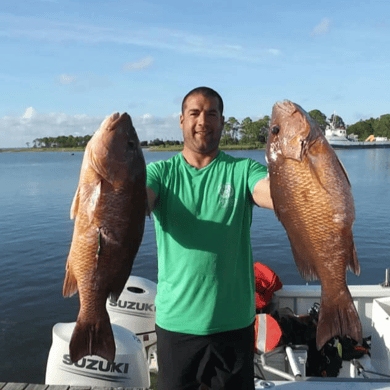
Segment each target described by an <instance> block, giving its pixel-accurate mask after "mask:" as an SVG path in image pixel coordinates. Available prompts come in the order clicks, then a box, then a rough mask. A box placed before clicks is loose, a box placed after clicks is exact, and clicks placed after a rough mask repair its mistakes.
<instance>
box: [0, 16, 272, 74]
mask: <svg viewBox="0 0 390 390" xmlns="http://www.w3.org/2000/svg"><path fill="white" fill-rule="evenodd" d="M0 25H1V26H2V27H3V29H2V31H0V36H2V37H7V38H12V39H20V38H23V39H28V40H33V41H46V42H51V43H64V42H82V43H86V44H97V43H115V44H125V45H136V46H142V47H147V48H157V49H159V50H169V51H173V52H180V53H186V54H194V55H200V56H206V57H213V58H228V59H236V60H240V61H249V62H256V61H258V60H259V59H261V58H262V57H265V56H266V55H267V54H269V52H268V51H267V49H266V48H265V49H264V48H261V49H260V48H259V47H252V46H250V45H247V44H246V43H245V45H242V44H241V43H240V42H237V41H234V42H232V41H227V40H226V38H225V37H220V36H217V35H215V36H213V35H201V34H192V33H190V32H187V31H183V30H173V29H169V28H159V27H152V26H148V28H147V29H145V28H144V27H143V26H136V25H135V26H133V27H132V28H130V27H128V28H127V29H126V28H121V29H118V28H116V27H115V26H110V25H107V26H105V25H102V24H91V23H89V22H85V23H83V22H82V21H80V20H78V21H77V22H68V21H59V20H54V19H53V20H50V19H47V18H38V17H26V16H17V15H12V14H5V13H3V14H1V13H0ZM272 50H273V49H271V54H275V53H272ZM146 59H147V60H146V61H145V62H142V60H141V61H140V62H136V63H130V64H126V65H129V66H130V69H125V70H140V69H143V68H144V67H145V66H150V65H151V64H152V61H151V60H152V59H151V57H146ZM144 60H145V59H144Z"/></svg>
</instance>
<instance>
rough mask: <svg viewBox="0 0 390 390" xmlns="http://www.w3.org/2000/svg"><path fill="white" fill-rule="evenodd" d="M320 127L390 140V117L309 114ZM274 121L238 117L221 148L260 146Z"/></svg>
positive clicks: (70, 143) (77, 143) (57, 142)
mask: <svg viewBox="0 0 390 390" xmlns="http://www.w3.org/2000/svg"><path fill="white" fill-rule="evenodd" d="M308 114H309V115H310V116H311V117H312V118H313V119H314V120H315V121H316V122H317V123H318V125H319V127H320V128H321V130H322V131H323V132H325V129H326V127H327V126H328V125H330V124H331V123H334V125H335V127H338V128H344V129H346V130H347V134H348V135H349V134H352V133H353V134H355V135H357V136H358V139H359V140H360V141H361V140H363V141H364V140H365V139H366V138H367V137H368V136H370V135H371V134H372V135H374V136H375V137H387V138H389V139H390V114H386V115H382V116H380V117H379V118H377V119H374V118H370V119H367V120H364V121H363V120H360V121H359V122H356V123H355V124H353V125H350V126H347V125H345V123H344V121H343V119H342V118H341V117H340V116H338V115H335V114H332V115H331V116H330V117H329V119H328V118H327V117H326V115H325V114H323V113H322V112H321V111H320V110H312V111H310V112H309V113H308ZM269 123H270V117H269V116H268V115H265V116H264V117H262V118H260V119H258V120H255V121H254V120H252V119H251V118H250V117H246V118H245V119H243V120H242V121H241V122H240V121H238V120H237V119H236V118H235V117H229V118H228V119H227V120H226V121H225V124H224V128H223V130H222V137H221V142H220V143H221V145H234V144H241V145H258V144H259V145H258V146H260V144H262V143H265V142H266V141H267V136H268V131H269ZM91 138H92V136H91V135H85V136H80V137H74V136H72V135H69V136H59V137H44V138H36V139H35V140H34V141H33V147H34V148H74V147H85V146H86V145H87V143H88V141H89V140H90V139H91ZM182 143H183V141H178V140H171V141H168V140H165V141H164V140H161V139H159V138H156V139H154V140H151V141H142V142H141V146H143V147H147V146H160V145H180V144H182Z"/></svg>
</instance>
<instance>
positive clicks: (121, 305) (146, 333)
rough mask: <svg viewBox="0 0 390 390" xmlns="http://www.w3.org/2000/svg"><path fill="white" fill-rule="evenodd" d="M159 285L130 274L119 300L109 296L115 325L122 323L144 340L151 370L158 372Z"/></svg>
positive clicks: (109, 307) (109, 310) (109, 305)
mask: <svg viewBox="0 0 390 390" xmlns="http://www.w3.org/2000/svg"><path fill="white" fill-rule="evenodd" d="M156 294H157V284H156V283H154V282H152V281H151V280H148V279H145V278H141V277H139V276H130V277H129V279H128V280H127V282H126V284H125V287H124V288H123V291H122V294H121V295H120V296H119V298H118V300H117V301H115V300H114V299H112V298H108V299H107V303H106V308H107V311H108V314H109V316H110V320H111V323H112V324H117V325H120V326H123V327H124V328H126V329H128V330H130V331H131V332H133V333H135V334H136V335H137V336H138V337H139V338H140V340H141V341H142V342H143V344H144V346H145V349H146V353H147V355H148V362H149V369H150V370H151V371H157V370H158V368H157V349H156V343H157V336H156V330H155V320H156V307H155V305H154V301H155V298H156Z"/></svg>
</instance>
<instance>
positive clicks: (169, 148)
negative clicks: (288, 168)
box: [0, 144, 265, 153]
mask: <svg viewBox="0 0 390 390" xmlns="http://www.w3.org/2000/svg"><path fill="white" fill-rule="evenodd" d="M264 148H265V144H257V145H220V146H219V149H220V150H261V149H264ZM142 149H145V150H148V151H150V152H181V151H182V150H183V145H169V146H147V147H143V148H142ZM84 151H85V147H79V148H5V149H0V153H20V152H84Z"/></svg>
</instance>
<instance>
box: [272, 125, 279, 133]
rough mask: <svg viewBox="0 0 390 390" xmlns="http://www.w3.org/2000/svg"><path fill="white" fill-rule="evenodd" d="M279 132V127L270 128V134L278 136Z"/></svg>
mask: <svg viewBox="0 0 390 390" xmlns="http://www.w3.org/2000/svg"><path fill="white" fill-rule="evenodd" d="M279 131H280V128H279V126H273V127H272V128H271V132H272V134H275V135H276V134H278V133H279Z"/></svg>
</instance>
